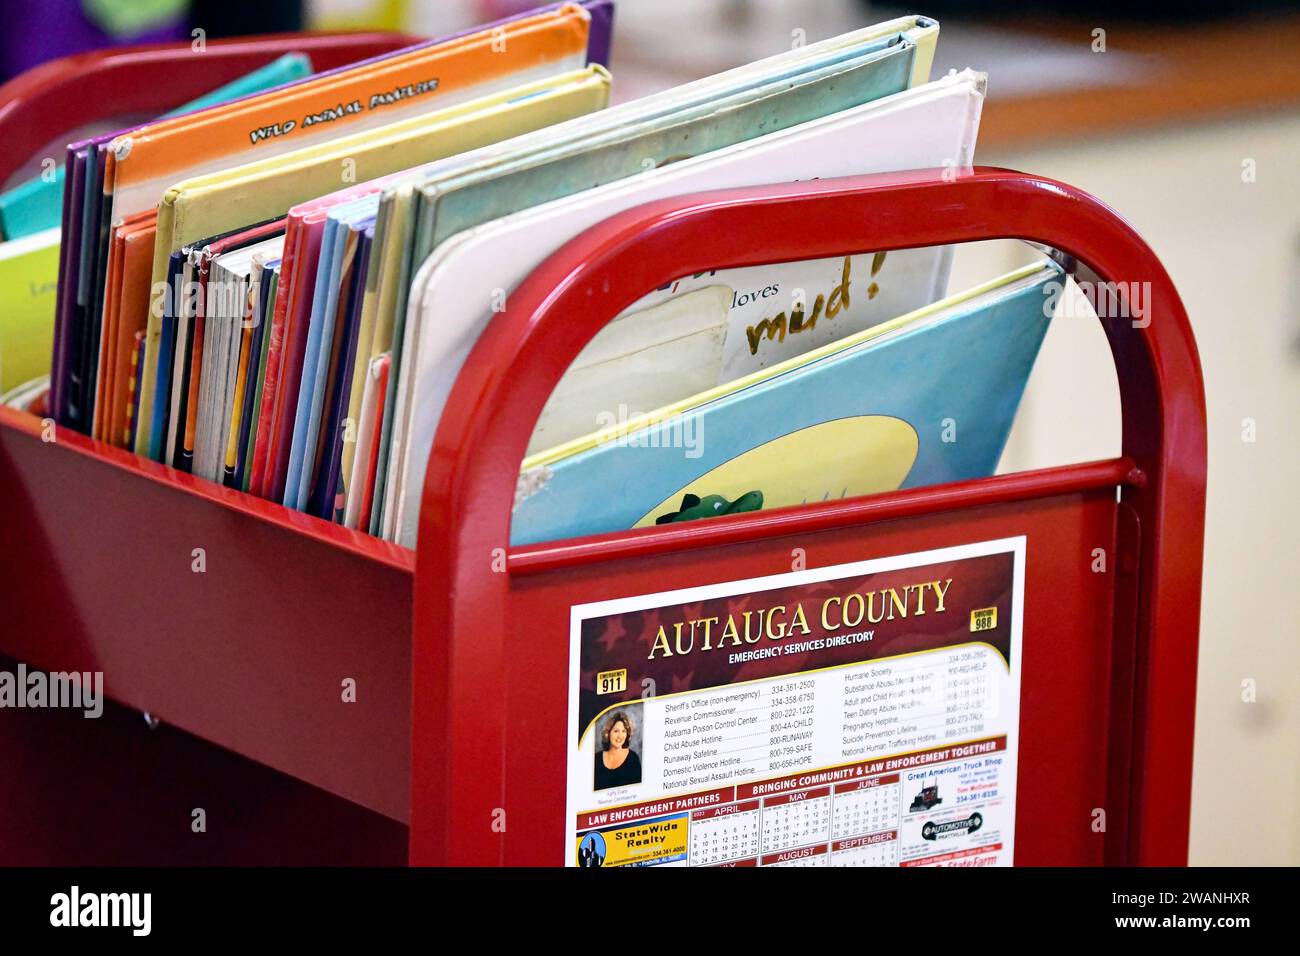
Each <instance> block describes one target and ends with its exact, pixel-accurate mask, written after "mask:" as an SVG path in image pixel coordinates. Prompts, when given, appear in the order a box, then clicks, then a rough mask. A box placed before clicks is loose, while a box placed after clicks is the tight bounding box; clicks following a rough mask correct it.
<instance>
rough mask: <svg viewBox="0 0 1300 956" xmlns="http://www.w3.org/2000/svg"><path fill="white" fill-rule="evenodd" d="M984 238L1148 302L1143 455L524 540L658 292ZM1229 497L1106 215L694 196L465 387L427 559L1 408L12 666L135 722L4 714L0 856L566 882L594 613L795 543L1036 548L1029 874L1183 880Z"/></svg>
mask: <svg viewBox="0 0 1300 956" xmlns="http://www.w3.org/2000/svg"><path fill="white" fill-rule="evenodd" d="M340 42H346V41H340ZM358 42H359V41H358ZM366 42H371V43H374V44H379V45H382V43H383V42H385V41H384V40H382V39H378V38H371V40H370V41H366ZM244 68H245V67H243V66H241V67H240V68H239V69H244ZM234 72H238V70H235V71H234ZM207 85H211V84H210V83H209V84H207ZM138 105H143V104H138ZM5 110H6V107H5V104H4V103H3V102H2V101H0V130H3V131H4V132H6V133H9V132H11V131H12V130H13V129H14V123H15V122H16V120H12V119H10V118H9V117H10V116H11V115H17V114H13V113H12V111H11V112H9V113H7V112H6V111H5ZM46 138H47V139H48V138H49V137H46ZM993 238H1016V239H1023V240H1027V241H1031V242H1035V243H1041V244H1042V245H1044V246H1048V247H1051V248H1053V249H1055V250H1058V251H1059V252H1060V253H1063V254H1064V255H1066V256H1068V257H1071V258H1072V259H1073V260H1075V261H1076V262H1077V263H1078V268H1079V270H1081V271H1084V270H1086V271H1087V273H1088V274H1089V277H1090V278H1093V279H1095V280H1099V281H1101V282H1108V283H1115V284H1116V285H1115V288H1117V289H1119V290H1120V291H1121V293H1122V292H1123V290H1124V289H1126V288H1130V286H1128V283H1133V282H1137V283H1146V284H1147V285H1145V286H1144V287H1143V288H1144V289H1145V290H1146V292H1147V294H1148V296H1149V298H1148V300H1147V307H1148V311H1146V312H1145V313H1144V319H1143V320H1142V321H1140V322H1134V321H1133V320H1131V319H1129V318H1122V319H1121V318H1111V319H1103V325H1104V326H1105V331H1106V335H1107V336H1108V339H1109V341H1110V345H1111V349H1112V353H1113V355H1114V360H1115V368H1116V372H1117V376H1118V382H1119V388H1120V393H1121V398H1122V406H1123V454H1122V456H1121V457H1119V458H1116V459H1113V460H1108V461H1098V462H1090V463H1087V464H1076V465H1067V466H1063V467H1056V468H1048V469H1042V470H1037V471H1032V472H1024V473H1017V474H1009V475H999V476H996V477H991V478H986V479H981V480H977V481H967V482H961V483H957V484H951V485H942V486H935V487H925V488H917V489H912V490H906V491H900V492H895V493H890V494H880V495H873V496H868V497H862V498H854V499H848V500H842V501H832V502H822V503H817V504H810V505H805V506H802V507H798V508H787V509H781V510H773V511H759V512H753V513H749V514H740V515H733V516H728V517H721V518H715V519H711V520H709V521H703V522H692V523H688V524H678V525H665V526H661V527H656V528H651V529H644V530H638V531H628V532H619V533H615V534H606V535H600V536H597V537H590V538H583V539H579V540H567V541H560V542H554V543H547V544H540V545H530V546H526V547H511V546H510V545H509V529H510V514H511V503H512V501H513V498H514V494H515V489H516V479H517V476H518V468H519V462H520V461H521V459H522V458H523V454H524V450H525V446H526V444H527V442H528V438H529V435H530V433H531V431H532V427H533V423H534V422H535V421H536V419H537V417H538V415H539V414H540V412H541V410H542V407H543V405H544V403H545V401H546V398H547V396H548V395H549V394H550V391H551V389H552V388H553V387H554V386H555V384H556V383H557V382H558V380H559V379H560V377H561V375H562V374H563V373H564V371H565V369H566V368H567V367H568V366H569V364H570V362H571V361H572V360H573V359H574V358H575V357H576V356H577V355H578V353H579V352H580V351H581V349H582V347H583V346H584V345H585V344H586V343H587V342H588V341H589V340H590V339H591V338H592V337H593V336H594V335H595V334H596V332H597V331H598V330H599V329H600V328H601V327H602V326H603V325H604V324H605V323H606V322H608V321H609V320H610V319H611V318H613V317H614V316H615V315H617V314H618V313H619V312H620V311H621V310H623V309H624V308H625V307H627V306H628V305H630V304H632V303H633V302H634V301H636V300H637V299H638V298H639V297H640V296H641V295H642V294H644V293H645V292H647V291H648V290H650V289H653V288H656V287H658V286H660V285H662V284H664V283H666V282H669V281H671V280H673V279H675V278H677V277H680V276H683V275H688V274H691V273H695V272H701V271H705V270H709V269H721V268H731V267H741V266H749V265H758V264H764V263H773V262H781V261H790V260H796V259H808V258H821V257H830V256H839V255H847V254H852V253H860V252H864V251H869V250H880V249H903V248H913V247H920V246H929V245H937V244H945V243H960V242H970V241H976V240H985V239H993ZM864 387H866V386H865V385H864ZM50 439H53V440H50ZM1205 469H1206V435H1205V403H1204V395H1203V388H1202V382H1201V373H1200V366H1199V362H1198V358H1197V353H1196V346H1195V343H1194V340H1193V336H1192V333H1191V329H1190V326H1189V324H1188V320H1187V316H1186V314H1185V312H1184V310H1183V306H1182V304H1181V302H1180V300H1179V297H1178V294H1177V292H1176V291H1175V289H1174V287H1173V285H1172V283H1171V282H1170V279H1169V277H1168V275H1167V274H1166V273H1165V271H1164V269H1163V268H1162V267H1161V265H1160V263H1159V261H1158V260H1157V259H1156V257H1155V255H1154V254H1153V253H1152V251H1151V250H1150V249H1149V248H1148V247H1147V246H1146V245H1145V244H1144V243H1143V241H1142V240H1141V239H1140V238H1139V237H1138V236H1137V234H1136V233H1135V232H1134V231H1133V229H1132V228H1131V227H1130V226H1129V225H1128V224H1127V223H1126V222H1125V221H1124V220H1123V219H1122V218H1120V217H1119V216H1118V215H1117V214H1116V213H1115V212H1113V211H1112V210H1110V209H1109V208H1107V207H1106V206H1105V205H1103V204H1102V203H1100V202H1099V201H1097V200H1096V199H1094V198H1092V197H1091V196H1088V195H1086V194H1084V193H1082V192H1080V191H1078V190H1076V189H1073V188H1071V187H1070V186H1067V185H1064V184H1061V183H1057V182H1053V181H1051V180H1047V179H1042V178H1039V177H1035V176H1031V175H1026V174H1023V173H1018V172H1012V171H1008V170H1000V169H987V168H977V169H974V170H965V171H962V172H960V173H959V174H957V175H956V177H955V178H954V177H953V176H952V175H951V173H949V175H948V176H946V177H945V175H944V174H943V172H942V171H938V170H933V171H917V172H908V173H898V174H888V175H881V176H867V177H861V178H853V179H843V180H827V181H818V182H811V183H799V184H783V185H772V186H764V187H757V188H745V189H738V190H727V191H721V192H712V193H707V194H697V195H691V196H683V197H680V198H675V199H671V200H666V201H662V202H657V203H652V204H649V205H646V206H642V207H639V208H637V209H633V210H630V211H628V212H626V213H623V214H621V215H618V216H615V217H613V218H611V219H609V220H607V221H605V222H603V223H601V224H600V225H599V226H597V227H595V228H593V229H591V230H589V231H587V232H586V233H584V234H582V235H581V236H579V237H578V238H576V239H574V240H573V241H572V242H570V243H568V244H567V245H565V246H564V247H563V248H561V249H560V250H559V251H557V252H556V253H555V254H554V255H552V256H551V257H550V258H549V259H548V260H547V261H546V262H545V263H544V264H543V265H542V266H540V267H539V268H538V269H537V270H536V271H534V272H533V273H532V274H531V275H530V276H529V278H528V279H527V280H526V281H525V282H524V283H523V285H521V286H520V287H519V288H518V289H517V290H515V291H514V292H513V293H512V295H511V297H510V301H509V308H508V310H507V311H505V312H504V313H502V314H501V315H499V316H497V317H496V318H494V320H493V322H492V324H491V326H490V327H489V329H488V331H487V332H486V333H485V334H484V335H483V336H482V337H481V339H480V341H479V342H478V343H477V345H476V347H475V349H474V351H473V353H472V354H471V356H470V359H469V361H468V363H467V364H466V366H465V368H464V370H463V371H462V373H461V375H460V377H459V379H458V380H457V382H456V383H455V386H454V389H453V391H452V393H451V396H450V399H449V401H448V404H447V406H446V410H445V412H444V414H443V416H442V420H441V426H440V428H439V431H438V433H437V437H436V440H435V444H434V448H433V450H432V454H431V458H430V461H429V467H428V473H427V478H426V483H425V488H424V495H423V503H422V509H421V518H420V535H419V546H418V548H417V550H416V551H415V552H411V551H408V550H405V549H402V548H398V547H396V546H393V545H390V544H386V543H384V542H381V541H378V540H376V539H373V538H371V537H368V536H366V535H362V534H358V533H355V532H351V531H348V530H346V529H343V528H341V527H339V526H336V525H332V524H329V523H326V522H323V521H321V520H318V519H315V518H312V517H308V516H305V515H303V514H300V513H297V512H294V511H291V510H289V509H286V508H283V507H281V506H279V505H276V504H272V503H270V502H267V501H262V500H259V499H256V498H252V497H249V496H246V495H243V494H240V493H238V492H234V491H232V490H229V489H225V488H221V487H217V486H215V485H212V484H209V483H206V482H203V481H199V480H195V479H193V478H191V477H190V476H188V475H184V474H180V473H177V472H175V471H173V470H171V469H169V468H166V467H164V466H162V465H159V464H156V463H154V462H150V461H145V460H142V459H139V458H137V457H135V456H134V455H131V454H128V453H126V452H124V451H121V450H119V449H116V448H112V447H108V446H106V445H103V444H101V443H98V442H95V441H92V440H90V439H88V438H86V437H84V436H82V435H79V434H76V433H72V432H69V431H68V430H65V429H54V430H51V428H47V427H46V426H45V425H44V424H43V423H42V422H41V421H40V420H38V419H35V418H33V417H31V416H28V415H25V414H21V413H18V412H17V411H15V410H12V409H0V669H8V670H11V671H12V670H14V669H15V668H17V667H18V666H19V663H18V662H24V664H25V665H27V666H30V667H33V668H42V669H45V670H49V671H102V672H103V673H104V680H105V689H106V693H107V695H108V697H109V698H110V701H111V703H110V705H109V706H108V707H106V709H105V712H104V715H103V716H102V717H101V718H99V719H97V720H92V719H85V718H83V716H82V715H81V713H80V712H78V711H68V710H26V709H9V710H0V821H2V825H0V863H6V864H34V863H114V862H117V863H163V864H168V863H308V864H312V863H319V864H324V863H378V864H399V863H405V862H410V863H413V864H467V865H501V864H506V865H518V864H523V865H553V864H560V863H565V862H569V861H568V860H566V857H565V852H566V851H565V850H564V846H565V845H570V844H567V843H566V841H569V840H570V833H571V829H572V827H573V826H574V822H573V820H572V819H570V815H569V812H568V809H567V808H566V797H567V787H568V783H567V779H568V778H567V761H568V760H569V759H570V754H569V748H568V746H567V745H566V742H568V741H570V739H571V735H570V733H569V730H570V725H569V723H568V721H569V710H568V707H569V698H570V683H571V681H570V666H571V662H570V660H569V657H570V628H571V620H572V609H573V608H574V607H575V606H578V605H587V604H591V603H593V602H603V601H611V600H616V599H622V598H627V597H632V596H638V595H652V594H657V593H659V592H668V591H673V590H675V589H685V588H698V587H700V586H702V585H712V584H721V583H725V582H736V581H743V580H747V579H754V578H761V577H764V576H769V575H778V574H783V573H785V572H788V571H789V570H790V567H791V553H792V549H795V548H798V549H802V553H803V554H805V555H806V564H807V568H808V569H809V570H816V569H818V568H824V567H829V566H834V565H841V564H845V563H849V562H861V561H866V560H870V559H877V558H888V557H891V556H897V555H910V554H915V553H919V552H928V551H932V550H935V549H942V548H950V547H954V546H959V545H966V544H970V543H975V542H988V541H994V540H1001V539H1009V538H1021V537H1023V539H1024V551H1023V555H1024V557H1023V571H1024V575H1023V586H1022V592H1021V593H1022V598H1023V625H1022V636H1021V655H1022V657H1021V662H1020V666H1021V670H1020V696H1019V731H1018V733H1019V741H1018V753H1017V759H1018V771H1017V774H1016V781H1017V782H1016V791H1015V814H1014V824H1013V826H1014V847H1015V852H1014V862H1015V863H1016V864H1017V865H1045V864H1056V865H1098V864H1129V865H1169V864H1175V865H1176V864H1183V863H1185V862H1186V858H1187V838H1188V819H1189V806H1190V788H1191V761H1192V739H1193V734H1192V727H1193V708H1194V697H1195V688H1196V651H1197V634H1198V622H1199V610H1200V609H1199V603H1200V583H1201V551H1202V537H1203V521H1204V503H1205ZM195 549H202V555H203V561H202V566H203V570H202V571H201V573H200V572H196V570H195V562H196V554H197V552H196V550H195ZM1097 549H1102V551H1103V552H1104V553H1105V555H1106V556H1107V558H1108V560H1107V561H1106V563H1105V567H1104V570H1101V571H1098V570H1096V569H1095V568H1096V563H1095V555H1096V553H1097ZM972 626H973V622H972ZM349 680H350V681H353V682H355V683H354V685H352V686H354V687H355V701H346V702H345V701H344V700H343V695H342V694H341V687H342V686H343V684H344V682H345V681H349ZM142 712H143V713H145V714H147V715H148V716H149V717H150V720H148V721H146V720H142V719H141V716H140V714H141V713H142ZM151 725H153V726H151ZM907 796H909V797H910V794H908V795H907ZM198 810H202V814H198V813H196V811H198ZM1098 810H1101V811H1104V815H1103V816H1102V817H1100V819H1104V821H1105V824H1104V826H1098V825H1096V821H1097V820H1098V819H1099V816H1098V813H1097V811H1098ZM200 819H201V820H202V821H203V825H202V826H198V825H197V824H196V823H195V821H196V820H200Z"/></svg>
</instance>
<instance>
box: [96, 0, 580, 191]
mask: <svg viewBox="0 0 1300 956" xmlns="http://www.w3.org/2000/svg"><path fill="white" fill-rule="evenodd" d="M590 23H591V15H590V14H589V13H588V12H587V11H586V10H584V9H583V8H582V7H580V6H577V5H576V4H565V5H564V6H563V7H561V8H560V9H558V10H554V11H548V12H544V13H541V14H538V15H536V16H532V17H526V18H523V19H520V20H517V21H515V22H513V23H510V24H508V25H505V26H500V27H496V28H493V29H490V30H482V31H479V32H477V33H471V34H468V35H466V36H464V37H460V38H458V39H454V40H450V41H448V42H446V43H441V44H437V45H435V46H426V47H419V48H416V49H415V50H412V51H411V52H408V53H399V54H396V55H393V56H390V57H385V58H383V59H381V60H378V61H376V62H372V63H367V64H364V65H359V66H357V67H355V68H354V69H350V70H345V71H342V72H339V73H334V74H328V75H324V76H321V77H319V78H318V79H316V80H312V81H307V82H303V83H299V84H296V85H294V86H291V87H289V88H287V89H282V90H278V91H271V92H268V93H264V94H261V95H258V96H252V97H248V98H246V99H242V100H236V101H234V102H232V103H229V104H227V105H225V106H222V107H220V108H216V109H208V110H202V111H200V112H197V113H191V114H188V115H185V116H180V117H175V118H173V119H168V120H161V121H159V122H157V123H152V124H150V125H147V126H143V127H141V128H139V129H136V130H132V131H131V132H130V133H129V134H125V135H123V136H121V137H119V138H118V139H115V140H114V141H113V143H112V144H110V148H109V155H110V156H111V157H112V159H111V161H110V162H109V164H107V165H106V169H105V183H106V185H105V192H106V193H108V192H112V193H113V196H114V200H113V201H114V210H115V213H114V214H115V215H117V216H124V215H129V214H130V213H132V212H136V211H139V210H140V209H144V208H147V207H149V206H156V205H157V203H158V201H159V199H160V197H161V196H162V193H163V191H164V190H165V189H167V188H168V187H169V186H170V185H172V184H173V183H174V181H175V180H176V179H177V178H188V177H190V176H193V175H199V174H200V172H199V168H200V167H208V166H210V168H211V170H213V171H215V170H216V169H220V168H223V167H225V166H230V165H238V164H239V163H241V162H249V161H252V160H253V159H260V158H263V157H264V156H267V155H272V154H278V153H283V152H285V151H288V150H293V149H299V148H302V147H304V146H308V145H312V144H314V143H318V142H323V141H326V140H328V139H331V138H334V137H337V136H340V135H344V134H345V133H352V132H358V131H361V130H364V129H369V128H374V127H378V126H382V125H385V124H387V123H391V122H395V121H396V120H398V119H402V118H404V117H406V116H411V115H415V114H416V113H422V112H425V111H427V110H430V109H439V108H442V107H444V106H450V105H452V104H453V103H456V102H463V101H465V100H468V99H472V98H474V97H477V96H482V95H484V94H485V93H486V92H489V91H490V90H491V89H496V88H498V87H499V88H506V87H510V86H515V85H517V84H518V83H520V82H524V81H526V80H527V79H532V78H537V77H538V76H542V75H552V74H554V73H556V72H559V71H560V70H562V69H569V68H572V67H573V66H574V65H575V64H576V66H578V67H580V66H582V65H584V64H585V62H586V51H587V34H588V31H589V28H590ZM489 84H495V85H494V86H489ZM231 160H233V162H232V161H231ZM203 171H208V169H207V168H205V169H204V170H203ZM110 177H111V178H110ZM157 181H162V186H161V187H159V188H157V189H156V193H157V194H156V195H154V194H153V185H152V184H154V183H155V182H157ZM110 182H111V185H108V184H109V183H110ZM146 186H147V187H148V188H149V190H150V191H149V192H148V193H146V194H142V193H141V191H140V190H142V189H144V188H145V187H146Z"/></svg>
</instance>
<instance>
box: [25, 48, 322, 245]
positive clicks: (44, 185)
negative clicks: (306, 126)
mask: <svg viewBox="0 0 1300 956" xmlns="http://www.w3.org/2000/svg"><path fill="white" fill-rule="evenodd" d="M310 73H311V60H310V59H309V58H308V57H307V56H306V54H303V53H286V54H285V55H284V56H282V57H279V58H278V59H275V60H273V61H271V62H270V63H268V64H267V65H266V66H262V67H258V68H257V69H256V70H253V71H252V72H251V73H247V74H245V75H244V76H241V77H240V78H239V79H237V80H232V81H231V82H230V83H227V84H226V85H225V86H222V87H220V88H218V89H215V90H213V91H212V92H211V93H206V94H204V95H203V96H200V97H199V98H198V99H196V100H191V101H190V102H188V103H186V104H185V105H184V106H182V107H180V108H179V109H175V110H173V111H172V112H170V113H168V114H167V115H168V116H179V115H180V114H182V113H190V112H193V111H194V110H200V109H205V108H207V107H209V106H214V105H216V104H217V103H224V102H226V101H227V100H236V99H239V98H240V97H243V96H248V95H250V94H252V93H260V92H262V91H263V90H269V89H272V88H274V87H277V86H281V85H283V84H285V83H290V82H292V81H294V80H300V79H302V78H303V77H304V76H307V75H308V74H310ZM62 220H63V167H62V166H57V167H55V168H53V169H51V170H50V173H49V175H48V177H46V176H37V177H35V178H33V179H29V180H27V181H26V182H24V183H21V184H20V185H18V186H15V187H14V188H13V189H11V190H9V191H8V192H5V193H0V236H4V238H6V239H18V238H20V237H22V236H30V235H32V234H34V233H37V232H41V231H42V230H45V229H52V228H54V227H55V226H57V225H59V223H60V222H62Z"/></svg>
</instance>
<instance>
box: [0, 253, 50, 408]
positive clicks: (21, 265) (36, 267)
mask: <svg viewBox="0 0 1300 956" xmlns="http://www.w3.org/2000/svg"><path fill="white" fill-rule="evenodd" d="M58 279H59V229H58V227H56V228H54V229H47V230H45V231H44V232H38V233H35V234H34V235H31V236H24V237H23V238H22V239H12V240H10V241H9V242H0V394H3V393H4V392H7V391H9V390H10V389H12V388H16V387H17V386H19V385H21V384H23V383H24V382H29V381H31V380H32V379H34V378H37V377H39V376H41V375H48V374H49V371H50V355H51V353H52V351H53V347H54V303H55V286H56V284H57V283H58Z"/></svg>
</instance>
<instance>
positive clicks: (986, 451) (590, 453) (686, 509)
mask: <svg viewBox="0 0 1300 956" xmlns="http://www.w3.org/2000/svg"><path fill="white" fill-rule="evenodd" d="M1061 279H1062V271H1061V269H1060V267H1059V266H1058V265H1057V264H1056V263H1054V262H1052V261H1050V260H1041V261H1039V262H1037V263H1033V264H1030V265H1028V266H1025V267H1023V268H1021V269H1018V270H1016V271H1014V272H1011V273H1008V274H1007V275H1004V276H1001V277H1000V278H997V279H994V280H993V281H991V282H988V283H985V284H984V285H982V286H978V287H976V288H973V289H969V290H967V291H965V292H962V293H960V294H958V295H955V296H951V297H948V298H945V299H943V300H941V301H939V302H937V303H934V304H933V305H929V306H926V307H924V308H922V309H918V310H917V311H915V312H912V313H909V314H908V315H904V316H900V317H898V318H896V319H893V320H891V321H888V322H883V323H881V324H880V325H877V326H874V327H872V328H870V329H867V330H865V331H863V332H860V333H858V334H857V335H853V336H850V337H848V338H846V339H842V340H840V341H838V342H835V343H832V344H830V345H826V346H823V347H822V348H820V349H814V350H813V351H811V352H808V353H807V354H805V355H801V356H798V357H796V358H793V359H789V360H787V361H785V362H782V363H778V364H776V365H773V366H771V367H769V368H767V369H763V370H761V371H758V372H755V373H753V374H752V375H748V376H745V377H742V378H740V379H737V380H735V381H733V382H729V383H727V384H726V385H723V386H721V387H719V388H716V389H713V390H711V391H708V392H704V393H701V394H700V395H696V396H693V397H691V398H689V399H687V400H685V401H684V402H681V403H678V404H677V405H672V406H668V407H666V408H661V409H658V410H656V411H654V412H651V413H650V414H648V415H645V416H642V417H640V418H638V419H634V420H632V421H629V422H626V423H615V424H613V425H611V426H610V427H609V428H606V429H604V430H601V431H598V432H594V433H592V434H590V435H587V436H584V437H582V438H580V439H577V440H575V441H573V442H569V443H567V444H565V445H560V446H558V447H556V448H553V449H550V450H548V451H546V452H543V453H541V454H539V455H534V456H532V457H530V458H527V459H525V461H524V463H523V467H522V471H521V476H520V482H519V487H520V489H521V492H520V495H519V496H517V499H516V502H515V507H514V514H513V519H512V526H511V542H512V544H515V545H522V544H533V543H536V542H540V541H551V540H555V539H558V538H568V537H579V536H585V535H591V534H600V533H602V532H608V531H618V530H625V529H628V528H641V527H646V526H650V525H657V524H670V523H674V522H682V521H693V520H699V519H702V518H708V517H715V516H718V515H726V514H735V513H738V512H744V511H756V510H770V509H774V508H785V507H790V506H793V505H800V504H805V503H808V502H815V501H825V500H830V499H839V498H849V497H855V496H859V495H868V494H876V493H879V492H885V491H894V490H896V489H899V488H912V487H916V486H919V485H937V484H943V483H945V482H952V481H960V480H963V479H968V478H978V477H984V476H986V475H990V474H992V473H993V472H994V470H995V469H996V467H997V464H998V459H999V458H1000V457H1001V454H1002V449H1003V446H1004V445H1005V443H1006V439H1007V435H1008V434H1009V432H1010V430H1011V423H1012V420H1013V418H1014V416H1015V412H1016V408H1017V406H1018V405H1019V403H1020V397H1021V395H1022V393H1023V392H1024V388H1025V383H1026V382H1027V380H1028V378H1029V373H1030V371H1031V369H1032V368H1033V364H1034V359H1035V358H1036V356H1037V354H1038V350H1039V347H1040V346H1041V344H1042V341H1043V336H1044V335H1045V334H1046V332H1047V326H1048V323H1049V321H1050V319H1051V303H1052V301H1053V299H1052V298H1051V297H1050V296H1049V295H1048V294H1047V293H1048V292H1049V291H1050V290H1051V289H1054V288H1059V286H1058V285H1057V283H1059V282H1060V281H1061Z"/></svg>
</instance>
